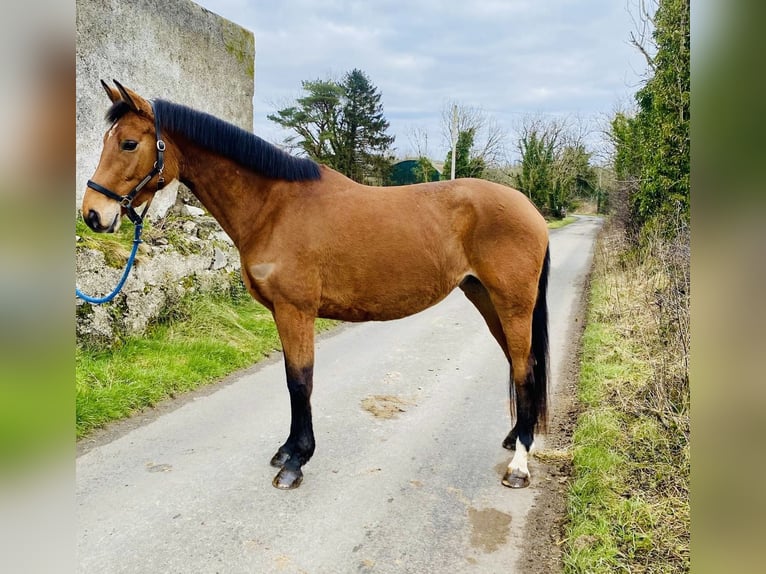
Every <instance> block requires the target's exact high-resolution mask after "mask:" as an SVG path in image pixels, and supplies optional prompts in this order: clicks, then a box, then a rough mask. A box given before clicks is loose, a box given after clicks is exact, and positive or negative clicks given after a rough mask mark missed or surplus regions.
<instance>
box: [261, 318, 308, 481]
mask: <svg viewBox="0 0 766 574" xmlns="http://www.w3.org/2000/svg"><path fill="white" fill-rule="evenodd" d="M274 320H275V322H276V324H277V330H278V331H279V337H280V339H281V341H282V350H283V352H284V359H285V373H286V375H287V389H288V391H289V392H290V412H291V421H290V434H289V436H288V437H287V440H286V441H285V443H284V444H283V445H282V446H280V447H279V450H278V451H277V453H276V454H275V455H274V456H273V458H272V459H271V465H272V466H274V467H278V468H279V469H280V470H279V472H278V473H277V475H276V476H275V477H274V480H273V482H272V484H273V485H274V486H275V487H277V488H281V489H291V488H297V487H298V486H299V485H300V483H301V481H302V480H303V471H302V470H301V467H302V466H303V465H304V464H306V463H307V462H308V461H309V459H310V458H311V456H312V455H313V454H314V447H315V441H314V429H313V424H312V420H311V391H312V388H313V378H314V317H313V316H311V315H308V314H305V313H302V312H300V311H298V310H297V309H296V308H295V307H292V306H290V305H276V306H275V309H274Z"/></svg>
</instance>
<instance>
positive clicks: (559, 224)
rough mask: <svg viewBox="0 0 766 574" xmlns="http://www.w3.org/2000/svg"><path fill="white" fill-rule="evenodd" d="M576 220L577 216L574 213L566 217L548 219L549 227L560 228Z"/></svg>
mask: <svg viewBox="0 0 766 574" xmlns="http://www.w3.org/2000/svg"><path fill="white" fill-rule="evenodd" d="M575 221H577V218H576V217H575V216H574V215H567V216H566V217H565V218H564V219H552V220H549V221H548V229H558V228H560V227H564V226H565V225H569V224H570V223H574V222H575Z"/></svg>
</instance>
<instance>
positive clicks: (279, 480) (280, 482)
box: [271, 468, 303, 490]
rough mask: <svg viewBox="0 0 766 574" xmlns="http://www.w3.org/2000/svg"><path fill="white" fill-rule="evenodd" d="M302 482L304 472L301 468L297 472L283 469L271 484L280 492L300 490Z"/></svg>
mask: <svg viewBox="0 0 766 574" xmlns="http://www.w3.org/2000/svg"><path fill="white" fill-rule="evenodd" d="M301 482H303V472H301V469H300V468H299V469H297V470H292V469H289V468H282V470H280V471H279V472H278V473H277V475H276V476H275V477H274V480H272V481H271V484H272V485H274V488H278V489H280V490H292V489H293V488H298V487H299V486H300V485H301Z"/></svg>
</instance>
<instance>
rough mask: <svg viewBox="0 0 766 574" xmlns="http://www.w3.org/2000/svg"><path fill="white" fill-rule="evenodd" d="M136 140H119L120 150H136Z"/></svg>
mask: <svg viewBox="0 0 766 574" xmlns="http://www.w3.org/2000/svg"><path fill="white" fill-rule="evenodd" d="M137 147H138V142H137V141H134V140H123V141H121V142H120V149H121V150H122V151H136V148H137Z"/></svg>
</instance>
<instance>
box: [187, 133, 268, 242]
mask: <svg viewBox="0 0 766 574" xmlns="http://www.w3.org/2000/svg"><path fill="white" fill-rule="evenodd" d="M182 145H183V144H182ZM182 151H183V156H184V161H183V162H182V165H183V167H182V168H181V174H180V175H181V177H180V179H181V181H182V183H184V184H185V185H187V186H188V187H189V189H190V190H191V192H192V193H193V194H194V195H195V196H196V197H197V199H199V201H200V203H202V205H204V206H205V208H206V209H207V210H208V211H209V212H210V214H211V215H212V216H213V217H214V218H215V219H216V220H217V221H218V223H219V224H220V225H221V227H222V228H223V230H224V231H225V232H226V233H227V234H228V235H229V237H231V239H232V241H234V244H235V245H236V246H237V247H238V248H239V247H240V246H241V244H242V242H243V241H246V240H247V238H248V236H249V235H250V234H251V233H252V231H253V229H254V228H257V220H258V219H259V217H261V216H264V215H265V214H264V207H265V205H266V203H267V201H268V198H269V196H270V193H269V191H270V189H271V187H272V185H273V182H272V181H271V180H269V179H266V178H263V177H260V176H258V175H257V174H255V173H254V172H252V171H250V170H249V169H247V168H244V167H242V166H240V165H238V164H236V163H235V162H233V161H231V160H229V159H226V158H222V157H220V156H218V155H216V154H213V153H210V152H208V151H207V150H204V149H201V148H199V147H198V146H195V145H183V150H182Z"/></svg>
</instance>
